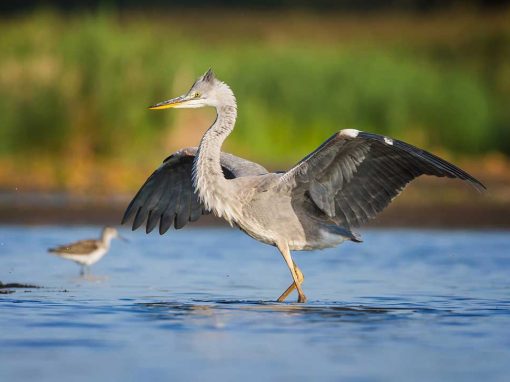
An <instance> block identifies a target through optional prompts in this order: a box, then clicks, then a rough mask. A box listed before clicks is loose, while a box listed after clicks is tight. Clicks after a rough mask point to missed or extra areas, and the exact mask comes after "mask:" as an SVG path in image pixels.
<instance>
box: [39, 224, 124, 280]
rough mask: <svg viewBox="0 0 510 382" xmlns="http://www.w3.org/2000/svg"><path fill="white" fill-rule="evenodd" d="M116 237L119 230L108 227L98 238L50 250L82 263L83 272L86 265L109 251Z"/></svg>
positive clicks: (94, 261)
mask: <svg viewBox="0 0 510 382" xmlns="http://www.w3.org/2000/svg"><path fill="white" fill-rule="evenodd" d="M115 237H118V233H117V230H116V229H115V228H110V227H106V228H105V229H104V230H103V232H102V233H101V237H100V238H99V239H98V240H94V239H91V240H80V241H76V242H74V243H70V244H64V245H61V246H58V247H55V248H50V249H48V252H51V253H53V254H55V255H56V256H59V257H61V258H63V259H67V260H71V261H74V262H75V263H77V264H79V265H81V266H82V267H83V268H82V273H83V272H84V267H88V266H90V265H92V264H95V263H97V262H98V261H99V260H101V259H102V258H103V256H104V255H106V254H107V253H108V251H109V249H110V243H111V241H112V239H114V238H115Z"/></svg>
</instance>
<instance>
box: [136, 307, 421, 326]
mask: <svg viewBox="0 0 510 382" xmlns="http://www.w3.org/2000/svg"><path fill="white" fill-rule="evenodd" d="M136 306H137V308H138V309H139V312H142V313H144V314H145V315H146V317H147V318H149V319H152V320H160V321H163V322H164V323H163V325H165V327H167V328H168V329H178V328H187V327H189V328H196V326H202V327H209V328H211V329H212V328H215V329H222V328H226V327H227V326H228V327H230V328H231V327H235V326H241V325H244V326H245V327H251V328H252V329H260V330H273V329H277V330H292V328H293V327H296V325H295V324H297V323H301V324H303V323H308V324H310V325H331V324H332V323H342V322H345V323H347V322H357V323H361V324H366V323H372V322H374V321H377V322H380V321H393V320H396V319H405V318H406V317H409V316H410V315H413V314H415V313H417V312H419V309H415V308H400V307H399V308H385V307H373V306H363V305H357V306H342V305H338V304H334V303H332V304H318V303H317V304H315V305H314V304H309V305H301V304H280V303H274V302H265V301H241V300H215V301H205V300H194V301H190V302H185V303H181V302H150V303H141V304H136ZM299 326H300V327H301V329H302V328H303V327H302V325H299Z"/></svg>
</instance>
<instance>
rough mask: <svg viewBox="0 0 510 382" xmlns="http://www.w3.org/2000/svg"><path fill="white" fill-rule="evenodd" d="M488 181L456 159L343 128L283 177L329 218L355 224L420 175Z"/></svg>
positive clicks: (285, 183)
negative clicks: (447, 159)
mask: <svg viewBox="0 0 510 382" xmlns="http://www.w3.org/2000/svg"><path fill="white" fill-rule="evenodd" d="M423 174H425V175H434V176H439V177H448V178H459V179H462V180H466V181H468V182H469V183H471V184H472V185H473V186H474V187H475V188H477V189H478V190H483V189H485V186H484V185H483V184H482V183H480V182H479V181H478V180H476V179H475V178H473V177H472V176H471V175H469V174H468V173H466V172H465V171H463V170H461V169H460V168H458V167H456V166H454V165H453V164H451V163H449V162H447V161H445V160H443V159H441V158H439V157H437V156H435V155H433V154H431V153H429V152H427V151H425V150H422V149H419V148H417V147H414V146H412V145H410V144H407V143H405V142H402V141H398V140H394V139H390V138H387V137H384V136H381V135H377V134H371V133H365V132H358V131H357V130H342V131H340V132H339V133H337V134H334V135H333V136H332V137H330V138H329V139H328V140H327V141H326V142H324V143H323V144H322V145H321V146H320V147H319V148H318V149H317V150H315V151H314V152H312V153H311V154H309V155H308V156H307V157H305V158H304V159H303V160H302V161H300V162H299V163H298V164H297V165H296V166H294V167H293V168H291V169H290V170H289V171H287V172H286V173H285V174H284V175H283V176H282V177H281V180H280V181H281V186H282V187H286V188H289V189H290V190H291V192H292V193H293V195H296V196H298V197H301V198H302V197H305V198H310V199H311V200H312V201H313V203H314V204H315V205H316V206H317V207H318V208H319V210H320V211H321V212H322V213H323V214H324V215H325V217H326V218H328V219H330V220H331V221H333V222H334V223H335V224H337V225H339V226H341V227H345V228H347V229H349V230H350V229H351V228H354V227H359V226H360V225H362V224H363V223H365V222H366V221H367V220H369V219H370V218H373V217H374V216H375V215H376V214H377V213H379V212H381V211H382V210H383V209H384V208H385V207H386V206H387V205H388V204H389V203H390V202H391V201H392V199H393V198H394V197H396V196H397V195H398V194H399V193H400V192H401V191H402V190H403V188H404V187H405V186H406V185H407V184H408V183H409V182H410V181H411V180H413V179H414V178H416V177H418V176H420V175H423Z"/></svg>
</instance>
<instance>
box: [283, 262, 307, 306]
mask: <svg viewBox="0 0 510 382" xmlns="http://www.w3.org/2000/svg"><path fill="white" fill-rule="evenodd" d="M294 270H295V272H296V274H297V278H298V282H299V285H300V286H301V284H303V281H305V276H304V275H303V272H301V269H299V268H298V266H297V265H296V263H294ZM294 289H296V284H295V283H292V284H290V285H289V287H288V288H287V289H286V290H285V292H283V293H282V295H281V296H280V297H278V300H277V301H278V302H284V301H285V299H286V298H287V297H289V294H291V293H292V292H293V291H294ZM301 300H302V301H301ZM298 302H306V296H305V295H304V294H303V295H302V296H299V299H298Z"/></svg>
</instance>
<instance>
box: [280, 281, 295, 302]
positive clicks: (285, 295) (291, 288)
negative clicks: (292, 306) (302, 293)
mask: <svg viewBox="0 0 510 382" xmlns="http://www.w3.org/2000/svg"><path fill="white" fill-rule="evenodd" d="M294 289H296V285H295V284H294V283H292V284H290V286H289V287H288V288H287V290H285V292H283V293H282V295H281V296H280V297H278V300H277V301H278V302H284V301H285V299H286V298H287V297H289V294H291V293H292V291H293V290H294Z"/></svg>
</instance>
